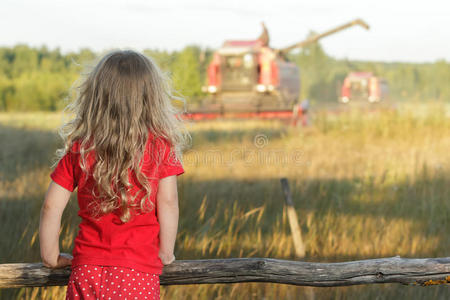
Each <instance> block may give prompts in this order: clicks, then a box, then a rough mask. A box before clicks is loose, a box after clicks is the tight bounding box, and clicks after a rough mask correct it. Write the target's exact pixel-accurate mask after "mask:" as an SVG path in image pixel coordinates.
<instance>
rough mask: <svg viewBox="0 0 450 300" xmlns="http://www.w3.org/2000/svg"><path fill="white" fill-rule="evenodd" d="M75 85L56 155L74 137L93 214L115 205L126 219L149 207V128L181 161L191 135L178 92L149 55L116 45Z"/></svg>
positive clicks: (68, 149) (63, 152)
mask: <svg viewBox="0 0 450 300" xmlns="http://www.w3.org/2000/svg"><path fill="white" fill-rule="evenodd" d="M75 90H76V93H75V99H74V101H72V103H70V104H69V105H68V106H67V107H66V111H69V112H70V113H72V114H73V115H74V118H73V119H72V120H71V121H69V122H68V123H66V124H65V125H63V126H62V127H61V129H60V135H61V137H62V138H63V140H64V148H63V149H59V150H58V151H57V155H58V157H59V158H61V157H62V156H63V155H65V154H66V153H67V152H68V151H70V149H71V148H72V146H73V143H74V142H78V143H79V145H80V149H79V153H80V157H81V159H80V166H81V168H82V170H83V171H84V172H92V175H93V178H94V179H95V181H96V183H97V189H98V192H99V195H94V196H95V198H96V199H97V200H98V201H96V207H97V209H96V211H97V214H106V213H109V212H112V211H114V210H116V209H120V211H121V214H120V219H121V220H122V222H128V221H129V220H130V218H131V212H130V209H131V208H132V207H133V206H139V207H140V209H142V210H145V211H151V210H152V209H153V208H154V207H153V206H154V204H153V203H152V202H151V201H149V199H150V198H149V196H150V194H151V193H152V189H151V186H150V184H149V182H148V178H147V177H146V176H145V174H143V172H142V171H141V167H140V163H141V160H142V158H143V155H144V151H145V147H146V144H147V139H148V138H149V132H150V133H151V134H152V135H153V137H156V138H158V137H161V138H164V139H166V141H168V142H170V144H171V145H172V148H171V154H174V155H175V156H176V158H178V159H179V160H180V161H181V159H182V158H181V152H182V150H183V148H184V147H185V145H186V144H187V141H188V139H189V138H190V136H189V134H188V133H187V131H186V129H185V127H184V125H183V122H182V120H180V119H179V117H177V115H176V113H177V110H176V108H175V107H174V106H173V105H172V100H173V98H177V97H175V96H174V91H175V90H174V89H173V88H172V84H171V80H170V77H169V76H168V75H167V74H166V73H164V72H162V71H161V70H160V69H159V67H158V66H157V65H156V64H155V63H154V62H153V60H152V59H151V58H149V57H146V56H145V55H143V54H141V53H138V52H135V51H131V50H124V51H121V50H119V51H113V52H110V53H108V54H106V55H105V56H103V58H101V59H100V61H99V62H98V63H97V64H96V65H95V67H94V68H93V69H91V70H90V71H88V72H87V73H86V74H85V76H84V77H82V80H81V84H79V85H78V86H76V87H75ZM178 99H180V98H178ZM182 100H183V99H182ZM92 151H93V153H95V162H96V163H95V165H94V167H93V169H91V170H88V166H87V163H86V162H87V155H88V154H89V153H91V152H92ZM130 169H131V170H132V171H134V173H135V175H136V178H137V179H138V181H139V183H140V185H141V186H142V188H143V189H141V192H145V195H144V196H143V197H142V199H141V200H140V203H136V202H135V198H136V197H137V196H138V195H139V193H137V194H138V195H135V196H133V197H132V196H131V194H130V193H129V188H130V187H131V186H132V184H131V183H130V178H129V175H128V171H129V170H130Z"/></svg>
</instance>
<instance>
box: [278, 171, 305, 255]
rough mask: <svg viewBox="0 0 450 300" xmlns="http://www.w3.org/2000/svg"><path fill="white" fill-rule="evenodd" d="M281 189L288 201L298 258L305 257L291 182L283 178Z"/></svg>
mask: <svg viewBox="0 0 450 300" xmlns="http://www.w3.org/2000/svg"><path fill="white" fill-rule="evenodd" d="M280 181H281V187H282V189H283V192H284V198H285V200H286V206H287V214H288V219H289V226H290V227H291V233H292V239H293V240H294V247H295V255H296V256H297V257H298V258H303V257H305V244H304V243H303V239H302V232H301V229H300V226H299V225H298V219H297V213H296V212H295V207H294V202H292V195H291V190H290V188H289V182H288V180H287V179H286V178H281V180H280Z"/></svg>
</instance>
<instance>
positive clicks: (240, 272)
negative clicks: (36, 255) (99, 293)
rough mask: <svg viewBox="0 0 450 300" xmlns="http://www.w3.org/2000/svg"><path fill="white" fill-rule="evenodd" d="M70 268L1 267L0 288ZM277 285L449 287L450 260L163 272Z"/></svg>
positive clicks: (58, 281) (174, 279) (252, 261)
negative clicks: (442, 285)
mask: <svg viewBox="0 0 450 300" xmlns="http://www.w3.org/2000/svg"><path fill="white" fill-rule="evenodd" d="M69 275H70V268H66V269H48V268H46V267H43V266H42V264H41V263H29V264H27V263H16V264H3V265H0V288H17V287H41V286H62V285H66V284H67V281H68V278H69ZM237 282H274V283H284V284H292V285H300V286H317V287H332V286H345V285H357V284H371V283H401V284H408V285H421V286H428V285H435V284H449V283H450V257H443V258H414V259H409V258H400V257H399V256H396V257H391V258H380V259H369V260H360V261H350V262H340V263H314V262H303V261H289V260H280V259H271V258H231V259H205V260H180V261H176V262H174V263H173V264H171V265H169V266H167V267H165V268H164V272H163V274H162V275H161V284H162V285H177V284H208V283H237Z"/></svg>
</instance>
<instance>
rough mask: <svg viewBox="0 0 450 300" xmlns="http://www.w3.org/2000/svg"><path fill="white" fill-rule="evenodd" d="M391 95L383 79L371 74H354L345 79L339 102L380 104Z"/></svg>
mask: <svg viewBox="0 0 450 300" xmlns="http://www.w3.org/2000/svg"><path fill="white" fill-rule="evenodd" d="M388 95H389V86H388V84H387V82H386V80H384V79H383V78H380V77H376V76H374V75H373V74H372V73H371V72H352V73H350V74H348V76H347V77H346V78H345V80H344V83H343V84H342V87H341V96H340V97H339V102H341V103H349V102H350V101H351V102H353V101H359V102H361V101H365V102H370V103H374V102H379V101H381V100H384V99H386V98H387V96H388Z"/></svg>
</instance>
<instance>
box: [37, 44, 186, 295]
mask: <svg viewBox="0 0 450 300" xmlns="http://www.w3.org/2000/svg"><path fill="white" fill-rule="evenodd" d="M168 82H169V81H168V79H167V77H165V75H164V74H163V73H162V72H161V71H160V69H159V68H158V67H157V66H156V65H155V64H154V63H153V62H152V60H151V59H149V58H147V57H145V56H144V55H142V54H139V53H137V52H134V51H115V52H112V53H110V54H108V55H106V56H105V57H103V58H102V59H101V60H100V62H99V63H98V64H97V65H96V66H95V68H94V69H93V70H92V71H91V72H90V73H89V74H88V76H87V77H86V79H84V81H83V82H82V84H81V86H80V88H79V93H78V95H77V98H76V100H75V102H74V103H73V104H72V105H71V106H70V108H72V110H73V112H74V115H75V118H74V119H73V120H72V121H71V122H69V123H68V124H67V125H66V126H64V127H63V129H66V130H63V133H62V136H63V138H64V144H65V147H64V149H62V150H60V151H59V152H58V153H59V154H60V157H61V158H60V160H59V163H58V164H57V166H56V168H55V170H54V171H53V173H52V174H51V175H50V177H51V179H52V182H51V183H50V186H49V188H48V191H47V193H46V196H45V201H44V204H43V206H42V210H41V221H40V226H39V237H40V250H41V257H42V261H43V263H44V265H45V266H47V267H50V268H62V267H66V266H69V265H71V266H72V273H71V275H70V278H69V283H68V287H67V299H100V298H101V299H103V298H104V299H159V275H160V274H161V273H162V269H163V265H167V264H170V263H172V262H173V261H174V260H175V256H174V254H173V253H174V244H175V236H176V233H177V226H178V196H177V184H176V176H177V175H180V174H182V173H184V170H183V167H182V165H181V163H180V153H181V149H182V148H183V146H185V144H186V141H187V138H189V135H188V134H187V133H186V131H185V129H184V127H183V124H182V123H181V121H180V120H179V119H178V118H177V117H176V115H175V110H174V108H173V106H172V105H171V102H170V98H171V88H170V84H169V83H168ZM75 188H78V205H79V212H78V215H79V216H80V217H81V219H82V220H81V223H80V225H79V231H78V235H77V237H76V238H75V241H74V249H73V258H72V257H71V256H70V255H67V254H62V253H60V252H59V231H60V224H61V216H62V213H63V210H64V208H65V206H66V204H67V202H68V200H69V197H70V194H71V192H72V191H73V190H74V189H75Z"/></svg>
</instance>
